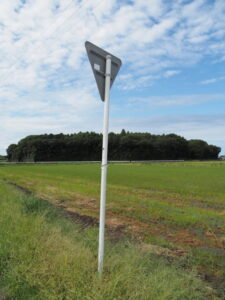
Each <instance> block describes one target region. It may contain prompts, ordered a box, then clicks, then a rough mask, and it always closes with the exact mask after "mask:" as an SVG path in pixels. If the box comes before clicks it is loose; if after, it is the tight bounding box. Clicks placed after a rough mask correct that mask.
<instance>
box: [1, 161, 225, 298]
mask: <svg viewBox="0 0 225 300" xmlns="http://www.w3.org/2000/svg"><path fill="white" fill-rule="evenodd" d="M224 176H225V162H180V163H150V164H129V163H128V164H111V165H110V166H109V180H108V197H107V217H106V222H107V225H108V226H109V227H110V228H114V229H118V228H119V229H120V230H122V231H123V232H124V233H125V234H127V235H131V236H133V237H134V238H135V240H138V241H140V242H141V243H142V244H143V245H144V247H143V248H145V249H151V247H152V245H154V246H156V247H158V248H156V253H157V254H159V255H162V256H164V253H167V254H169V257H172V259H173V260H174V259H175V261H177V262H179V263H178V264H179V265H182V266H183V267H185V268H187V269H188V270H191V269H193V268H194V269H196V271H197V272H198V274H200V275H201V278H203V279H205V280H206V282H207V284H209V285H211V286H213V287H214V288H215V289H216V290H217V293H218V295H220V299H223V297H224V290H225V286H224V278H225V271H224V270H225V252H224V242H225V239H224V233H225V226H224V225H225V212H224V203H225V183H224ZM0 177H1V178H3V179H5V181H8V182H13V183H16V184H17V185H19V186H22V187H24V188H26V189H28V190H29V191H31V192H32V193H34V194H35V195H37V196H38V197H41V198H44V199H47V200H48V201H49V202H50V203H52V204H53V205H54V206H56V207H60V208H61V209H63V210H64V211H67V212H68V213H70V214H73V213H79V214H81V215H88V216H90V217H92V218H93V219H96V220H97V218H98V214H99V201H98V198H99V183H100V165H99V164H60V165H16V166H15V165H14V166H12V165H10V166H1V167H0ZM87 232H89V231H87ZM95 234H96V233H95ZM92 239H93V238H92ZM116 247H119V246H116ZM114 248H115V247H113V249H114ZM122 248H123V247H122ZM92 249H95V250H94V251H95V254H96V249H97V245H95V247H94V248H92ZM164 250H165V251H164ZM116 251H117V250H116ZM124 251H125V248H124ZM127 251H128V250H127ZM132 251H133V250H132ZM135 251H136V250H135ZM128 252H129V251H128ZM128 252H127V253H128ZM115 253H116V252H115ZM127 255H128V254H127ZM90 299H92V298H90ZM100 299H101V298H100ZM107 299H108V298H107ZM109 299H110V298H109ZM116 299H117V298H116ZM118 299H119V298H118ZM134 299H136V298H134ZM143 299H151V298H143ZM155 299H167V298H163V297H162V298H155ZM168 299H173V298H168ZM178 299H179V298H178ZM181 299H186V298H185V297H184V298H182V297H181ZM187 299H189V298H187ZM190 299H195V298H190ZM196 299H198V298H196ZM199 299H201V298H199Z"/></svg>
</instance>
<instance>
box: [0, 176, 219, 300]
mask: <svg viewBox="0 0 225 300" xmlns="http://www.w3.org/2000/svg"><path fill="white" fill-rule="evenodd" d="M0 228H1V230H0V290H1V293H0V296H1V297H2V298H3V299H4V298H5V299H21V300H22V299H23V300H24V299H38V300H41V299H43V300H46V299H54V300H55V299H96V300H97V299H102V300H105V299H109V300H110V299H149V300H151V299H154V300H157V299H161V300H166V299H168V300H173V299H177V300H178V299H179V300H180V299H187V300H188V299H192V300H193V299H196V300H201V299H204V300H205V299H219V298H216V297H214V296H213V291H212V290H211V289H210V288H209V287H207V286H206V285H205V284H204V283H203V282H202V281H201V280H200V278H199V277H198V276H197V275H196V273H195V272H194V271H191V270H189V271H188V272H187V271H185V270H183V269H182V268H181V266H179V264H178V263H176V264H175V263H174V264H171V262H168V261H167V260H166V259H162V258H159V257H157V256H156V255H153V254H149V253H148V252H141V253H140V248H138V247H136V246H135V245H132V244H131V243H130V242H129V241H124V242H123V243H118V244H115V245H112V244H110V242H109V241H108V242H107V245H106V256H105V272H104V277H103V280H102V281H100V280H99V278H98V276H97V274H96V256H97V253H96V252H97V232H96V229H94V228H93V229H86V230H82V231H81V229H80V227H79V226H78V225H74V224H72V223H71V222H70V221H69V220H66V219H65V218H64V217H63V216H62V215H60V214H59V213H58V212H57V211H56V210H55V209H54V208H53V207H51V205H50V204H48V203H46V202H44V201H42V200H40V199H38V198H36V197H33V196H29V195H24V194H22V193H21V192H19V191H17V190H16V189H14V188H12V187H11V186H8V185H6V184H5V183H2V182H0Z"/></svg>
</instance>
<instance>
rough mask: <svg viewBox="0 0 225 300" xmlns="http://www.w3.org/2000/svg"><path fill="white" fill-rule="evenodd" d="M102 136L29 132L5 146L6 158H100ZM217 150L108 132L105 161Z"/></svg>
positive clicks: (206, 154)
mask: <svg viewBox="0 0 225 300" xmlns="http://www.w3.org/2000/svg"><path fill="white" fill-rule="evenodd" d="M101 148H102V135H101V134H98V133H95V132H79V133H76V134H62V133H60V134H55V135H54V134H44V135H31V136H28V137H26V138H24V139H22V140H20V141H19V143H18V144H17V145H16V144H12V145H10V146H9V147H8V149H7V155H8V160H9V161H72V160H78V161H84V160H93V161H94V160H101V151H102V150H101ZM220 151H221V149H220V148H219V147H217V146H214V145H208V144H207V143H206V142H205V141H202V140H189V141H188V140H186V139H185V138H183V137H181V136H178V135H176V134H167V135H165V134H163V135H153V134H150V133H132V132H126V131H125V130H122V131H121V133H118V134H116V133H113V132H111V133H110V134H109V160H164V159H165V160H166V159H167V160H177V159H217V158H218V154H219V152H220Z"/></svg>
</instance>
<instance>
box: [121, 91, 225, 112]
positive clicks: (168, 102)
mask: <svg viewBox="0 0 225 300" xmlns="http://www.w3.org/2000/svg"><path fill="white" fill-rule="evenodd" d="M216 101H221V102H223V101H225V94H192V95H170V96H151V97H143V98H141V97H135V98H134V97H130V98H129V99H128V101H127V105H128V106H129V107H131V106H132V108H133V109H137V108H139V110H141V109H142V108H144V110H145V111H146V110H147V109H150V108H151V107H154V106H156V107H159V106H161V107H179V106H182V107H186V106H195V105H199V104H203V103H204V104H206V103H209V102H216Z"/></svg>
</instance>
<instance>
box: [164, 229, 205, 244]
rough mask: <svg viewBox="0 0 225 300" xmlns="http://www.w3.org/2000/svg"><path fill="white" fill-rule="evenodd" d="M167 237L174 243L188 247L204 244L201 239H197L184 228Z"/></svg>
mask: <svg viewBox="0 0 225 300" xmlns="http://www.w3.org/2000/svg"><path fill="white" fill-rule="evenodd" d="M168 239H169V240H170V241H172V242H174V243H179V244H185V245H188V246H190V247H199V246H203V245H204V243H203V241H202V240H200V239H198V238H197V237H196V236H195V234H193V233H190V232H189V231H185V230H183V231H178V232H176V234H174V235H170V236H169V237H168Z"/></svg>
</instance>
